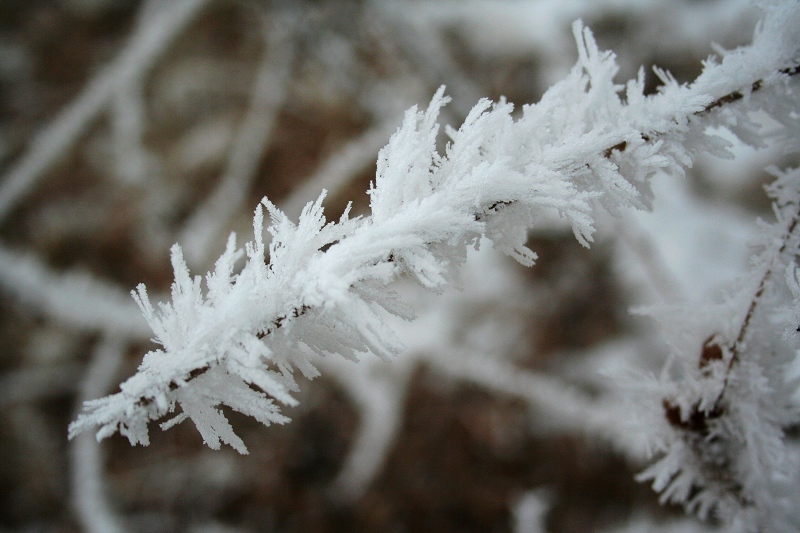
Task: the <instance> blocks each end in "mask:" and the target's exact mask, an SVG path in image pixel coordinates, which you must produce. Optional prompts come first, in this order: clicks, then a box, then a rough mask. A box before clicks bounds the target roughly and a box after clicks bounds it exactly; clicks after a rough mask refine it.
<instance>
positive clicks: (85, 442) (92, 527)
mask: <svg viewBox="0 0 800 533" xmlns="http://www.w3.org/2000/svg"><path fill="white" fill-rule="evenodd" d="M124 348H125V345H124V343H122V342H120V341H119V340H117V339H111V338H107V339H104V340H103V341H101V342H100V343H99V345H98V346H97V347H96V348H95V350H94V353H93V355H92V362H91V364H90V366H89V371H88V373H87V374H86V375H85V377H84V379H83V382H82V383H81V390H80V394H79V396H78V402H77V405H78V406H80V405H81V403H83V402H85V401H87V400H90V399H92V398H95V397H97V396H99V395H101V394H105V393H106V392H107V391H108V389H110V388H111V385H112V384H113V383H114V379H115V377H116V374H117V370H118V369H119V366H120V363H121V361H122V355H123V352H124ZM103 455H104V454H103V451H102V449H101V443H100V442H98V441H97V440H96V439H95V438H94V436H93V435H92V434H90V433H84V434H83V435H81V436H79V437H78V438H77V439H75V440H74V441H73V442H72V443H71V444H70V461H71V467H72V468H71V489H72V503H73V506H74V508H75V511H76V514H77V515H78V518H79V520H80V522H81V525H82V526H83V529H84V530H85V531H87V532H89V533H117V532H120V533H121V532H122V531H124V530H125V528H124V527H123V525H122V521H121V520H120V518H119V517H118V516H117V515H116V514H115V513H114V511H113V509H112V507H111V505H110V504H109V502H108V491H107V489H106V487H105V480H104V476H103V459H104V457H103Z"/></svg>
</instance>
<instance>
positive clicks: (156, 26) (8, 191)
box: [0, 0, 211, 221]
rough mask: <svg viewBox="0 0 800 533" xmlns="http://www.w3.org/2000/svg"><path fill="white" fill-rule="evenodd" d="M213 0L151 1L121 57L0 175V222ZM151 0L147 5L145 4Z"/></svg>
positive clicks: (94, 80) (120, 54) (97, 76)
mask: <svg viewBox="0 0 800 533" xmlns="http://www.w3.org/2000/svg"><path fill="white" fill-rule="evenodd" d="M210 1H211V0H169V1H165V2H153V5H156V4H160V5H159V6H158V9H155V8H148V16H146V17H142V18H141V19H140V21H139V24H138V26H137V28H136V30H135V31H134V33H133V35H132V36H131V38H130V40H129V42H128V44H127V45H126V46H125V48H124V49H123V50H122V51H121V52H120V53H119V55H118V57H117V59H116V60H115V61H114V62H113V63H111V64H110V65H108V66H106V67H104V68H103V69H102V70H101V71H100V73H99V74H97V75H96V76H95V77H94V78H93V79H92V80H90V81H89V82H88V83H87V84H86V86H85V87H84V89H83V90H82V91H81V93H80V94H79V95H78V97H77V98H76V99H75V100H74V101H72V102H71V103H70V104H68V105H67V106H66V107H65V108H64V109H63V110H62V111H61V112H60V113H59V114H58V116H57V117H56V118H55V119H54V120H53V121H52V122H51V123H50V124H48V125H47V126H46V127H45V128H44V129H43V130H41V131H40V132H39V133H38V134H36V136H35V137H34V138H33V139H32V140H31V142H30V144H29V146H28V148H27V150H26V151H25V153H24V154H23V155H22V156H21V157H20V158H19V159H18V160H17V161H16V163H14V165H13V166H12V167H11V169H10V170H9V171H8V172H7V173H6V175H5V176H3V178H2V180H0V221H2V220H3V219H4V218H5V217H6V216H7V215H8V214H9V212H10V211H11V210H12V209H13V208H14V207H15V206H16V205H17V203H18V202H19V200H20V199H21V198H23V197H24V196H25V195H26V194H27V193H28V192H29V191H30V190H31V189H32V188H33V187H34V186H35V185H36V182H37V181H38V180H39V179H41V178H42V177H43V176H44V175H45V173H46V172H47V171H48V170H50V169H51V168H52V167H53V165H54V164H55V163H57V162H58V161H59V160H60V159H61V158H62V157H64V156H65V155H66V154H67V153H69V150H70V149H71V148H72V147H73V146H74V144H75V143H77V142H78V140H79V139H80V136H81V135H82V134H83V133H84V132H85V131H86V129H87V128H88V126H89V125H90V123H91V122H92V121H93V120H94V119H95V118H96V117H97V116H98V115H99V114H100V112H101V111H103V110H104V109H105V108H106V107H107V106H108V104H109V103H110V102H111V100H112V98H113V96H114V94H115V93H116V92H117V91H120V90H127V88H128V86H129V85H130V84H131V83H134V84H135V83H137V80H138V79H139V78H140V76H141V75H142V74H143V73H144V72H146V71H147V70H149V69H150V68H152V67H153V65H155V64H156V63H157V62H158V60H159V59H160V58H161V56H162V54H163V53H164V50H165V49H166V48H167V47H168V46H169V44H170V43H171V42H172V41H173V40H174V39H175V38H176V37H177V36H178V35H179V34H180V33H181V32H182V31H183V30H184V29H185V28H186V26H187V25H188V24H189V23H190V22H191V21H192V19H193V18H194V17H195V16H196V15H197V13H199V11H200V10H201V9H202V8H203V7H205V5H207V4H208V3H209V2H210ZM145 5H147V4H145Z"/></svg>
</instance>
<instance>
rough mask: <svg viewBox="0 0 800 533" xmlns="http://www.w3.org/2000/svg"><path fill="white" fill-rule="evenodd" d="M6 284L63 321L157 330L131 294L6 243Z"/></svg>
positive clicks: (123, 331)
mask: <svg viewBox="0 0 800 533" xmlns="http://www.w3.org/2000/svg"><path fill="white" fill-rule="evenodd" d="M0 286H2V287H3V288H4V289H5V290H6V291H7V292H9V293H11V294H13V295H15V296H16V297H17V298H19V299H20V300H21V301H22V302H23V303H24V304H26V305H29V306H31V307H33V308H34V309H35V310H36V311H37V312H39V313H42V314H44V315H45V316H47V317H49V318H52V319H53V320H56V321H57V322H60V323H62V324H67V325H70V326H72V327H75V328H78V329H81V330H88V331H102V332H108V333H114V334H115V335H119V336H122V337H125V338H128V339H132V340H142V339H147V338H148V337H149V336H150V335H151V333H152V332H151V331H150V330H149V329H148V327H147V324H146V323H145V321H144V320H143V319H142V315H141V313H140V312H139V310H138V309H137V308H136V305H135V304H134V302H133V301H132V299H131V297H130V295H128V294H126V293H125V291H123V290H122V289H120V288H119V287H118V286H116V285H114V284H111V283H109V282H107V281H101V280H99V279H97V278H95V277H94V276H92V275H90V274H88V273H86V272H81V271H71V272H67V273H57V272H54V271H52V270H51V269H50V268H49V267H48V266H47V265H45V264H44V263H42V262H41V261H40V260H39V259H38V258H36V257H34V256H32V255H23V254H20V253H17V252H13V251H11V250H9V249H7V248H5V247H3V246H0Z"/></svg>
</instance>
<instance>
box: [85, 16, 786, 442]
mask: <svg viewBox="0 0 800 533" xmlns="http://www.w3.org/2000/svg"><path fill="white" fill-rule="evenodd" d="M798 18H800V9H798V8H797V6H794V5H781V6H772V7H771V9H770V10H769V11H768V13H767V17H766V18H765V20H764V23H763V25H762V26H761V28H760V29H759V31H758V32H757V33H756V36H755V39H754V42H753V44H752V45H751V46H749V47H746V48H742V49H739V50H736V51H733V52H730V53H728V54H726V55H725V56H724V57H723V58H722V61H721V62H719V63H717V62H715V61H708V62H706V64H705V68H704V71H703V73H702V74H701V75H700V76H699V77H698V79H697V80H696V81H695V82H694V83H693V84H691V85H688V86H687V85H679V84H678V83H676V82H675V81H674V80H673V79H672V78H671V77H670V76H669V75H668V74H666V73H659V74H660V76H661V78H662V81H663V82H664V85H663V86H662V87H661V90H660V92H659V93H658V94H656V95H652V96H645V95H644V94H643V90H644V79H643V74H641V75H640V76H639V78H638V79H636V80H631V81H629V82H628V83H627V84H626V85H625V86H624V87H622V86H620V85H617V84H615V83H614V81H613V78H614V75H615V74H616V71H617V67H616V65H615V62H614V57H613V54H611V53H608V52H602V51H600V50H599V49H598V48H597V46H596V44H595V41H594V39H593V37H592V34H591V33H590V32H589V30H588V29H585V28H583V27H582V25H580V24H579V23H578V24H576V25H575V27H574V32H575V37H576V40H577V42H578V51H579V60H578V64H577V65H576V66H575V67H574V68H573V70H572V71H571V73H570V75H569V76H568V77H567V78H566V79H564V80H563V81H562V82H560V83H557V84H556V85H554V86H553V87H552V88H551V89H550V90H549V91H548V92H547V93H546V94H545V95H544V96H543V98H542V100H541V101H540V102H539V103H538V104H535V105H530V106H526V107H525V108H524V109H523V112H522V116H521V117H520V118H519V119H518V120H514V119H512V117H511V112H512V106H511V105H509V104H508V103H506V102H503V101H501V102H499V103H496V104H492V103H491V102H489V101H487V100H483V101H481V102H479V103H478V105H476V106H475V108H474V109H473V110H472V111H471V112H470V114H469V115H468V117H467V118H466V120H465V122H464V124H463V125H462V126H461V128H460V129H459V130H458V131H456V130H452V129H451V130H449V131H448V134H449V136H450V138H451V141H452V142H451V144H450V145H449V146H448V148H447V150H446V152H445V153H444V154H439V153H438V151H437V149H436V140H437V131H438V124H437V123H436V118H437V116H438V113H439V110H440V109H441V107H442V106H443V105H445V103H446V102H447V99H446V98H445V97H444V95H443V93H442V91H439V92H438V93H437V94H436V96H434V98H433V100H432V102H431V104H430V105H429V107H428V109H427V110H426V111H423V112H418V111H417V110H416V109H415V108H412V109H411V110H409V111H408V112H407V113H406V116H405V118H404V121H403V125H402V126H401V127H400V129H399V130H398V131H397V132H396V133H395V134H394V135H393V136H392V138H391V139H390V141H389V144H388V145H387V146H386V147H385V148H384V149H383V150H382V151H381V153H380V155H379V159H378V169H377V175H376V181H375V183H374V186H373V188H372V189H371V191H370V195H371V207H372V214H371V216H369V217H366V218H356V219H350V218H349V216H348V213H347V212H346V213H345V214H344V215H343V216H342V218H341V219H340V221H339V222H338V223H326V221H325V219H324V217H323V214H322V207H321V203H322V199H323V197H322V196H321V197H320V198H319V199H318V200H317V201H316V202H315V203H313V204H308V205H307V206H306V208H305V209H304V211H303V213H302V214H301V216H300V219H299V222H298V223H297V224H294V223H292V222H291V221H290V220H289V219H288V218H287V217H286V216H285V215H284V214H283V213H282V212H280V211H279V210H278V209H277V208H275V207H274V206H273V205H272V204H271V203H270V202H268V201H267V200H266V199H265V200H264V201H263V205H264V206H265V207H266V208H267V210H268V211H269V215H270V217H271V226H270V227H269V231H270V233H271V234H272V242H271V244H270V245H269V262H267V261H266V252H267V248H266V246H265V243H264V240H263V235H262V233H263V216H264V215H263V210H262V207H261V206H259V208H258V209H257V210H256V214H255V218H254V230H255V239H254V241H252V242H250V243H248V244H247V245H246V247H245V251H242V250H240V249H237V247H236V243H235V238H234V237H233V236H232V237H231V239H229V241H228V247H227V249H226V252H225V253H224V254H223V256H222V257H221V258H220V259H219V261H218V262H217V266H216V269H215V271H214V272H213V273H210V274H209V275H208V277H207V280H206V281H207V287H208V288H207V291H204V290H203V288H202V286H201V279H200V278H199V277H196V278H192V277H191V276H190V275H189V272H188V269H187V268H186V266H185V263H184V260H183V256H182V252H181V250H180V248H179V247H174V248H173V253H172V257H173V265H174V268H175V274H176V281H175V283H174V285H173V302H172V303H171V304H161V305H160V307H159V308H158V310H156V309H155V308H154V307H153V306H152V305H151V304H150V301H149V298H148V296H147V292H146V290H145V289H144V287H143V286H140V287H139V289H138V294H137V299H138V301H139V303H140V306H141V308H142V310H143V312H144V314H145V316H146V317H147V320H148V322H149V324H150V325H151V327H152V328H153V330H154V332H155V334H156V337H157V339H158V341H159V342H160V343H161V345H162V347H163V348H162V349H159V350H155V351H152V352H150V353H148V354H147V355H146V356H145V358H144V361H143V363H142V365H141V366H140V369H139V372H138V373H137V374H136V375H135V376H134V377H132V378H130V379H129V380H128V381H126V382H125V383H123V384H122V386H121V389H122V390H121V392H119V393H117V394H115V395H112V396H109V397H107V398H104V399H100V400H95V401H92V402H87V404H86V412H85V413H84V414H83V415H81V416H80V417H79V418H78V419H77V420H76V421H75V422H74V423H73V424H72V425H71V427H70V434H71V435H73V436H74V435H76V434H77V433H80V432H82V431H84V430H87V429H89V428H91V427H93V426H100V430H99V432H98V436H99V437H104V436H108V435H110V434H112V433H114V432H116V431H120V432H121V433H123V434H124V435H126V436H127V437H128V438H129V439H130V441H131V443H143V444H146V443H147V442H148V430H147V424H148V421H149V420H153V419H159V418H162V417H164V416H165V415H167V414H168V413H170V412H172V411H173V410H174V409H175V408H176V406H177V405H178V404H180V405H181V407H182V409H183V413H182V414H180V415H177V416H176V417H175V418H173V419H172V420H171V421H168V422H166V423H165V424H163V426H162V427H164V428H167V427H171V426H172V425H174V424H175V423H178V422H180V421H183V420H185V419H186V418H191V419H192V420H193V421H194V422H195V424H196V425H197V427H198V429H199V431H200V433H201V434H202V436H203V439H204V440H205V442H206V443H207V444H208V445H209V446H211V447H212V448H216V447H218V446H219V444H220V442H221V441H222V442H226V443H228V444H230V445H231V446H233V447H234V448H236V449H237V450H239V451H240V452H243V453H244V452H246V447H245V445H244V443H243V442H242V441H241V439H239V437H238V436H236V435H235V433H234V432H233V428H231V426H230V425H229V423H228V422H227V420H226V418H225V417H224V415H223V414H222V413H221V412H220V411H219V410H218V409H217V408H216V406H217V405H219V404H221V403H222V404H226V405H228V406H230V407H232V408H234V409H236V410H239V411H241V412H244V413H246V414H248V415H251V416H254V417H255V418H257V419H258V420H260V421H261V422H263V423H265V424H269V423H272V422H277V423H283V422H285V421H286V420H287V419H286V418H285V416H283V415H282V414H280V412H279V409H278V407H277V406H276V405H275V404H274V402H273V399H275V400H277V401H279V402H281V403H284V404H288V405H293V404H294V403H295V402H296V401H295V400H294V399H293V397H292V396H291V395H290V393H291V391H292V390H295V389H296V388H297V385H296V382H295V380H294V378H293V371H294V369H295V368H297V369H300V370H301V371H302V372H303V373H304V374H305V375H307V376H311V377H313V376H314V375H316V372H317V371H316V369H315V368H314V367H313V366H312V365H311V364H310V362H309V359H308V357H307V356H306V354H307V353H308V351H309V350H310V351H311V352H316V353H319V354H321V355H325V354H328V353H331V352H336V353H339V354H341V355H343V356H345V357H350V358H354V357H356V354H358V353H360V352H365V351H369V352H372V353H375V354H378V355H382V356H389V355H391V354H393V353H396V352H397V351H398V349H399V346H398V345H397V342H396V339H395V338H394V335H393V334H392V331H391V330H390V329H389V328H387V326H386V325H385V323H384V321H383V319H382V313H383V312H389V313H391V314H396V315H398V316H402V317H409V318H410V316H411V315H410V312H409V310H408V309H406V308H405V306H403V305H401V304H400V303H399V302H397V301H396V299H395V298H394V297H393V294H392V292H391V291H390V290H388V288H387V285H389V284H390V283H391V282H392V281H394V280H395V279H397V278H398V277H400V276H407V277H410V278H411V279H415V280H417V281H418V282H419V283H420V284H421V285H423V286H424V287H427V288H429V289H432V290H439V289H441V288H442V287H444V286H445V285H446V284H447V283H449V282H450V281H451V280H453V279H454V277H455V276H456V275H457V271H458V268H459V265H460V264H461V263H462V262H463V260H464V256H465V249H466V247H468V246H473V245H476V244H477V242H478V239H479V238H480V237H481V236H485V237H487V238H488V239H490V240H491V241H492V243H493V246H495V247H496V248H498V249H499V250H502V251H504V252H505V253H507V254H509V255H511V256H512V257H514V258H516V259H517V260H518V261H520V262H521V263H523V264H527V265H530V264H532V263H533V262H534V260H535V257H536V256H535V254H534V253H533V252H532V251H531V250H529V249H528V248H527V247H526V246H525V241H526V229H527V228H528V227H530V225H531V224H532V223H533V221H534V220H535V219H536V217H537V216H538V214H539V213H541V212H557V213H559V214H560V215H561V216H562V217H564V218H565V219H566V220H568V221H569V223H570V224H571V225H572V228H573V232H574V234H575V236H576V238H577V239H578V241H579V242H581V243H582V244H584V245H588V244H589V243H590V242H591V240H592V235H593V232H594V226H593V216H592V214H593V210H594V209H595V208H596V206H597V205H602V206H603V207H605V208H607V209H609V210H611V211H612V212H615V211H618V210H619V209H622V208H625V207H629V206H630V207H644V206H646V205H647V204H648V203H649V200H650V192H649V186H648V180H649V178H650V177H651V176H652V175H653V174H654V173H656V172H660V171H663V170H667V169H669V170H671V171H673V172H681V171H682V169H683V167H684V166H686V165H689V164H690V163H691V161H692V156H693V154H695V153H697V152H700V151H709V152H712V153H717V154H724V153H725V145H724V143H723V142H722V141H721V140H720V139H719V138H718V137H715V136H713V135H711V134H709V133H708V132H707V131H706V128H707V127H708V126H719V125H724V126H727V127H728V128H729V129H731V130H732V131H733V132H734V133H735V134H737V135H739V136H740V137H741V138H743V139H745V140H751V139H754V138H758V137H757V136H758V135H759V134H760V133H761V129H760V127H759V126H758V125H757V124H754V123H752V122H751V121H750V120H749V119H748V115H747V113H748V112H750V111H752V110H758V109H761V110H763V111H765V112H767V113H770V114H771V115H772V116H774V117H775V118H776V120H781V121H783V122H784V123H787V121H788V122H791V117H790V116H788V115H787V110H791V109H792V107H793V106H795V105H796V100H795V96H794V95H795V93H794V92H793V87H794V84H793V83H792V81H793V80H792V77H793V75H794V74H796V73H797V63H796V62H797V60H798V56H800V51H799V50H798V43H800V39H798V38H797V37H798V36H797V29H796V28H797V27H798V26H797V24H795V22H797V20H798ZM739 104H746V105H739ZM789 125H790V124H789ZM243 255H246V256H247V261H246V264H245V266H244V268H243V269H242V270H241V272H239V273H238V274H235V275H234V273H233V272H234V263H235V262H236V261H237V260H238V259H239V258H240V257H242V256H243ZM204 292H205V294H204ZM253 387H255V388H256V389H257V390H254V388H253Z"/></svg>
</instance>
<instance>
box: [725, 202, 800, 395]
mask: <svg viewBox="0 0 800 533" xmlns="http://www.w3.org/2000/svg"><path fill="white" fill-rule="evenodd" d="M798 221H800V211H798V212H796V213H795V214H794V216H793V217H792V218H790V219H789V220H788V226H787V228H786V231H785V232H784V234H783V239H782V241H781V245H780V246H779V247H778V250H777V252H776V253H775V256H774V258H773V261H772V262H771V263H770V264H768V265H767V267H766V269H765V271H764V275H763V276H762V277H761V280H760V281H759V283H758V288H757V289H756V291H755V293H754V294H753V299H752V300H751V301H750V304H749V306H748V308H747V313H745V316H744V319H743V320H742V325H741V327H740V328H739V333H738V334H737V335H736V340H735V341H734V342H733V344H732V345H731V346H730V347H729V349H730V352H731V355H730V359H729V360H728V365H727V369H726V371H725V380H724V381H723V383H722V389H721V390H720V392H719V396H718V397H717V400H716V401H715V402H714V409H719V407H720V403H721V402H722V400H723V399H724V397H725V392H726V390H727V389H728V382H729V379H730V375H731V370H732V369H733V366H734V365H735V364H736V363H737V362H738V361H739V358H740V357H741V352H742V350H745V349H746V346H745V339H746V338H747V335H748V333H749V329H750V323H751V321H752V320H753V316H754V315H755V312H756V308H757V307H758V305H759V304H760V303H761V297H762V296H763V295H764V290H765V289H766V287H767V283H768V282H769V280H770V278H771V277H772V275H773V269H774V268H775V262H777V261H779V260H780V257H781V255H783V252H784V251H785V250H786V246H787V245H788V244H789V241H790V240H791V238H792V236H793V235H794V232H795V229H796V228H797V223H798Z"/></svg>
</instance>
